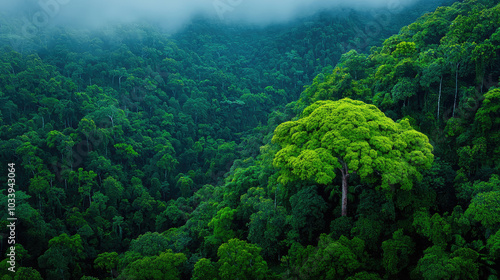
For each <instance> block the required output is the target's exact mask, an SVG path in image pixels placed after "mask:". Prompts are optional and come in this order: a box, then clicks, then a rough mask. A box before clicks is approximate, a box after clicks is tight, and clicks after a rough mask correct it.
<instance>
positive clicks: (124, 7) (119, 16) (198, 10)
mask: <svg viewBox="0 0 500 280" xmlns="http://www.w3.org/2000/svg"><path fill="white" fill-rule="evenodd" d="M423 1H424V0H408V1H402V0H352V1H348V2H347V1H340V0H333V1H332V0H328V1H326V0H275V1H268V0H189V1H178V0H143V1H135V0H134V1H132V0H125V1H123V0H108V1H101V0H88V1H82V0H39V1H37V0H21V1H19V0H3V1H2V2H0V13H3V14H4V16H5V15H7V16H12V17H14V18H22V19H23V24H25V26H24V27H26V24H28V23H30V24H33V25H34V26H44V25H45V26H46V25H64V26H68V25H69V26H77V27H86V28H92V27H100V26H102V25H103V24H107V23H129V22H133V21H136V20H144V19H146V20H150V21H154V22H157V23H160V25H162V26H163V27H166V28H169V29H176V28H178V27H180V26H182V25H183V24H186V23H188V22H189V21H190V20H191V19H192V18H193V17H195V16H206V17H209V18H215V19H219V20H221V21H223V22H226V23H232V22H234V21H236V22H238V23H250V24H259V25H265V24H269V23H283V22H287V21H289V20H292V19H295V18H297V17H302V16H307V15H310V14H313V13H315V12H318V11H322V10H326V9H337V10H338V9H346V8H354V9H358V10H368V11H369V10H374V9H386V10H388V11H389V12H391V13H398V12H400V11H402V10H403V9H405V8H408V7H411V6H412V5H414V4H416V3H419V2H423Z"/></svg>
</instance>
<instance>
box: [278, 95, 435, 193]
mask: <svg viewBox="0 0 500 280" xmlns="http://www.w3.org/2000/svg"><path fill="white" fill-rule="evenodd" d="M273 142H275V143H279V144H280V145H281V147H282V149H281V150H280V151H279V152H278V153H277V154H276V156H275V158H274V161H273V164H274V165H275V166H276V167H278V168H281V175H280V177H279V179H278V180H279V181H280V182H281V183H287V182H289V181H294V180H313V181H315V182H318V183H320V184H330V183H332V182H333V180H334V179H335V172H334V171H335V169H337V168H338V169H341V168H343V166H342V165H341V164H342V163H345V164H346V167H347V170H348V172H349V173H353V172H356V173H358V175H359V176H360V177H361V179H362V180H364V181H373V180H374V179H375V178H377V177H378V178H379V179H380V180H381V181H380V185H381V186H382V188H385V189H389V186H390V185H393V184H398V183H399V184H401V186H402V188H404V189H409V188H411V187H412V185H413V181H415V180H416V179H420V177H421V174H420V171H421V170H423V169H427V168H430V166H431V164H432V161H433V155H432V153H431V152H432V149H433V148H432V146H431V145H430V144H429V140H428V138H427V137H426V136H425V135H424V134H422V133H420V132H417V131H415V130H413V129H412V128H411V126H410V124H409V123H408V121H406V120H403V121H401V122H400V123H395V122H394V121H392V120H391V119H390V118H387V117H386V116H385V115H384V113H382V112H381V111H380V110H379V109H377V108H376V107H375V106H373V105H368V104H365V103H363V102H361V101H355V100H351V99H347V98H346V99H342V100H339V101H318V102H316V103H314V104H312V105H311V106H309V107H307V108H306V109H304V112H303V114H302V118H301V119H299V120H297V121H290V122H286V123H283V124H281V125H280V126H278V127H277V128H276V131H275V134H274V137H273ZM375 174H380V176H377V177H374V175H375Z"/></svg>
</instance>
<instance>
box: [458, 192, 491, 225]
mask: <svg viewBox="0 0 500 280" xmlns="http://www.w3.org/2000/svg"><path fill="white" fill-rule="evenodd" d="M465 216H468V217H471V218H472V219H474V220H475V221H477V222H480V223H481V224H482V225H483V226H484V227H486V228H489V229H492V230H497V229H498V228H499V226H500V191H492V192H484V193H479V194H478V195H476V196H475V197H474V198H473V199H472V201H471V204H470V205H469V208H467V210H466V211H465Z"/></svg>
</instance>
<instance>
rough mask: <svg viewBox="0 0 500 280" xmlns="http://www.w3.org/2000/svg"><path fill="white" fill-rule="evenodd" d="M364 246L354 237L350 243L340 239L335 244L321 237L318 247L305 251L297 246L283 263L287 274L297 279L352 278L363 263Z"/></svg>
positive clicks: (293, 247) (343, 238) (361, 241)
mask: <svg viewBox="0 0 500 280" xmlns="http://www.w3.org/2000/svg"><path fill="white" fill-rule="evenodd" d="M364 246H365V243H364V242H363V240H361V239H359V238H356V237H355V238H353V239H352V240H349V239H347V238H346V237H344V236H342V237H340V239H339V240H337V241H334V240H333V239H331V238H330V237H328V236H327V235H325V234H322V235H321V236H320V239H319V242H318V246H317V247H312V246H308V247H307V248H304V247H302V246H301V245H299V244H297V245H294V246H292V248H291V249H290V251H289V252H288V256H287V257H286V258H285V259H284V261H285V264H286V266H287V268H288V272H287V274H289V275H290V276H292V275H293V277H297V278H299V279H336V278H347V277H349V276H353V277H354V275H355V274H356V272H357V271H358V270H360V269H361V268H362V265H363V263H364V261H366V257H367V256H366V255H365V254H366V253H365V252H364ZM358 276H361V275H358ZM354 279H357V278H354ZM361 279H363V278H361ZM368 279H370V278H368Z"/></svg>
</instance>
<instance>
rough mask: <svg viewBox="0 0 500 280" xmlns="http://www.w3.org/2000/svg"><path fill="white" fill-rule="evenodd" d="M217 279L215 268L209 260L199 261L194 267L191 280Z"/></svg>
mask: <svg viewBox="0 0 500 280" xmlns="http://www.w3.org/2000/svg"><path fill="white" fill-rule="evenodd" d="M217 278H218V272H217V268H216V267H215V266H214V264H213V263H212V262H211V261H210V260H209V259H205V258H202V259H199V260H198V261H197V262H196V264H195V265H194V270H193V278H192V279H193V280H205V279H206V280H214V279H217Z"/></svg>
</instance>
